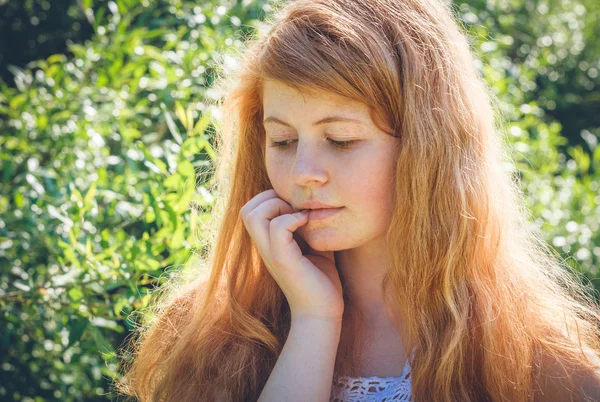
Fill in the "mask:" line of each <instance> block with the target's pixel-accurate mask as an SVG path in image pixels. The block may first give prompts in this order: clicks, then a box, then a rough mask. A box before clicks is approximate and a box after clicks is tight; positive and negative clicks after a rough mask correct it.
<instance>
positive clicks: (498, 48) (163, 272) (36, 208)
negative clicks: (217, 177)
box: [0, 0, 600, 401]
mask: <svg viewBox="0 0 600 402" xmlns="http://www.w3.org/2000/svg"><path fill="white" fill-rule="evenodd" d="M554 3H556V4H554ZM78 5H79V6H80V7H81V9H82V10H85V11H84V13H85V14H84V15H85V16H86V17H85V18H86V19H87V20H90V21H92V25H93V28H94V32H95V33H94V35H93V37H92V38H91V39H90V40H89V41H87V42H86V43H84V44H74V45H72V46H70V49H69V50H70V52H71V53H72V56H69V57H67V56H65V55H62V54H54V55H51V56H50V57H48V58H46V59H40V60H36V61H35V62H32V63H30V64H29V65H27V66H26V67H25V68H24V69H18V68H14V69H13V71H14V72H15V74H16V75H15V85H16V88H13V87H10V86H8V85H6V84H5V83H3V82H1V81H0V117H2V118H1V119H0V130H1V131H2V136H1V137H0V149H2V153H1V154H0V276H1V281H0V307H1V309H2V315H1V316H0V328H2V331H1V332H0V350H1V356H2V357H1V359H2V361H1V363H0V377H1V378H2V379H3V380H2V382H1V383H0V399H2V400H15V401H17V400H18V401H33V400H35V401H45V400H64V401H75V400H77V401H79V400H106V399H114V396H111V395H110V394H109V384H110V382H111V379H112V378H116V377H118V375H119V374H118V368H117V362H116V359H115V348H116V347H118V346H119V345H121V344H122V343H123V341H124V340H125V338H126V337H127V336H128V334H129V333H130V331H131V330H132V329H133V327H134V326H135V325H136V324H137V323H136V322H135V321H134V320H132V319H131V317H129V314H130V313H132V312H133V311H134V310H138V309H141V308H143V307H145V306H146V305H147V303H148V300H149V291H150V290H151V289H152V288H153V286H156V285H160V284H161V283H163V282H164V280H165V279H166V278H168V276H169V275H170V272H172V271H173V270H180V269H186V268H187V267H189V266H191V265H193V264H194V263H195V262H196V261H197V260H196V256H197V255H203V253H204V252H205V251H206V250H204V249H203V247H202V242H201V239H202V236H203V234H202V231H201V228H202V225H201V223H202V221H203V220H204V219H206V218H207V217H208V216H209V214H210V212H211V209H212V206H213V205H214V200H213V197H212V195H211V192H210V189H211V184H212V180H211V174H210V172H211V167H212V161H213V160H214V155H215V154H214V153H215V150H214V136H213V134H214V127H213V126H212V123H211V120H210V118H211V113H213V112H214V111H213V110H212V109H211V107H210V104H211V102H212V101H213V100H214V99H216V98H217V97H218V96H219V94H217V93H215V90H214V89H211V84H212V83H213V80H214V77H215V70H214V62H215V61H221V60H222V57H224V56H223V52H222V51H221V50H222V49H226V48H231V47H237V46H239V44H240V39H241V38H243V37H244V36H245V35H248V34H250V33H252V32H253V31H254V30H255V29H257V27H259V26H260V20H261V18H262V15H263V12H264V11H265V10H266V11H268V10H269V8H268V5H264V4H263V3H259V2H225V3H224V2H217V1H212V2H204V3H198V2H193V1H187V0H185V1H184V0H147V1H139V0H117V1H114V2H113V1H97V0H82V1H80V2H78ZM567 5H568V6H567ZM562 7H565V8H564V9H563V8H562ZM580 7H583V9H584V10H585V12H583V13H581V8H580ZM598 8H599V6H598V4H596V3H594V2H593V1H590V0H581V1H573V2H567V3H565V2H564V1H561V2H558V1H551V2H548V3H542V2H541V1H518V0H515V1H511V2H509V3H506V2H502V3H500V2H497V3H496V2H486V3H479V2H474V3H469V5H467V4H461V5H458V6H457V10H458V15H459V17H460V18H461V19H462V20H463V21H464V22H465V27H466V28H468V29H469V30H470V32H471V33H472V34H473V37H474V38H475V39H476V40H475V43H474V44H473V47H474V50H475V51H477V52H478V54H479V55H480V57H481V64H480V69H481V72H482V74H483V75H484V76H485V78H486V80H487V81H488V83H489V84H490V85H491V86H492V88H493V89H494V91H495V93H496V95H497V96H498V99H499V100H500V105H499V106H500V109H501V111H502V113H503V118H505V119H506V122H507V123H506V132H507V133H508V135H507V138H506V139H507V141H509V142H510V144H511V145H512V146H513V147H514V149H515V150H516V153H515V159H516V163H515V165H514V166H510V167H508V168H510V169H512V170H513V171H514V172H515V175H516V176H518V178H519V179H521V180H522V184H523V189H524V191H525V193H526V197H527V202H528V203H529V205H528V207H529V208H530V211H531V215H532V217H535V222H536V224H538V226H539V227H540V229H541V230H542V231H543V234H544V236H545V238H546V240H547V241H548V242H549V243H550V244H552V245H553V246H554V247H556V248H557V251H559V252H560V253H562V254H563V255H564V256H565V257H567V258H568V261H569V263H571V264H573V266H574V267H575V268H576V269H578V270H580V271H581V272H582V273H583V274H585V275H587V276H588V277H589V278H592V279H593V278H595V277H596V276H597V266H598V258H599V256H600V246H599V245H600V239H599V237H598V236H599V235H598V234H597V233H598V232H599V231H598V226H599V225H600V218H599V216H600V214H599V213H598V211H599V207H598V205H600V196H598V186H599V183H600V180H599V179H600V178H599V173H598V168H597V167H598V166H599V165H600V164H599V162H600V151H599V148H598V147H597V146H596V144H597V137H598V135H599V134H600V128H599V127H600V124H598V123H597V121H596V120H594V118H595V117H589V116H587V115H585V114H581V115H579V117H580V120H581V121H580V122H579V123H578V124H579V125H578V126H577V127H581V128H582V129H581V130H580V132H577V133H576V134H577V135H579V134H580V133H581V138H582V139H583V140H584V141H583V142H582V143H581V144H574V143H573V141H570V139H569V138H567V137H565V136H562V135H561V133H562V131H563V126H562V125H561V124H560V123H558V122H557V121H556V119H555V118H556V117H558V116H553V115H552V114H551V113H550V112H551V111H552V110H559V109H560V108H562V109H564V110H571V109H569V108H572V107H575V108H582V109H585V108H586V107H588V106H589V105H594V102H597V101H598V99H600V97H599V96H598V90H597V88H598V81H597V74H596V73H597V71H598V69H600V65H598V54H599V53H600V49H598V47H597V42H595V36H594V34H595V33H594V32H593V28H591V27H590V24H591V23H592V22H593V21H592V19H591V18H592V17H590V15H592V14H593V13H594V12H596V13H597V12H598V11H599V10H598ZM565 9H566V10H573V12H572V13H571V14H572V16H574V17H573V18H575V22H574V23H572V22H571V21H572V19H568V18H567V14H569V13H568V12H566V11H565ZM511 10H512V11H513V12H511ZM515 10H519V11H518V12H516V11H515ZM536 10H537V11H536ZM543 10H545V12H542V11H543ZM524 16H525V17H524ZM550 17H552V18H550ZM561 18H562V19H561ZM565 24H566V25H565ZM592 25H593V24H592ZM566 26H568V27H569V30H565V29H566V28H565V27H566ZM490 32H491V33H493V35H494V37H493V38H490V37H489V35H490ZM561 33H562V34H563V35H567V36H568V38H569V40H566V41H565V40H563V39H564V37H563V36H560V35H559V34H561ZM544 35H547V36H549V37H550V38H563V39H560V40H559V39H556V40H554V39H553V41H552V43H551V45H552V46H553V47H551V46H550V45H546V44H547V43H548V40H546V39H540V38H542V37H543V36H544ZM569 35H571V36H569ZM573 43H577V45H573ZM594 46H595V47H594ZM573 49H578V50H576V53H573ZM564 52H567V54H565V53H564ZM553 55H554V56H553ZM542 67H544V68H542ZM593 71H596V73H594V72H593ZM555 72H556V74H558V78H557V79H554V77H556V74H554V73H555ZM570 74H572V75H570ZM594 74H596V75H594ZM568 77H571V78H568ZM572 77H576V78H572ZM567 78H568V81H566V82H563V80H566V79H567ZM568 95H570V96H568ZM586 116H587V117H586ZM586 118H587V120H586ZM571 140H572V139H571Z"/></svg>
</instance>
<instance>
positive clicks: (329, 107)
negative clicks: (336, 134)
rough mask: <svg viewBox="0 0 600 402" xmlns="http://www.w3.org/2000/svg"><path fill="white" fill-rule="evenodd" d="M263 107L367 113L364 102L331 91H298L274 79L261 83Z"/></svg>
mask: <svg viewBox="0 0 600 402" xmlns="http://www.w3.org/2000/svg"><path fill="white" fill-rule="evenodd" d="M263 108H264V111H265V113H268V112H273V113H276V112H278V111H282V112H289V111H290V109H292V108H293V109H294V110H295V111H298V110H299V109H305V110H306V111H315V112H316V111H318V110H322V111H335V112H337V113H344V114H346V113H347V114H349V115H356V114H360V115H364V116H368V115H369V108H368V106H367V105H366V104H364V103H361V102H358V101H356V100H354V99H349V98H346V97H343V96H341V95H338V94H334V93H332V92H325V91H309V90H306V91H302V92H301V91H298V90H296V89H294V88H293V87H291V86H289V85H286V84H284V83H282V82H280V81H276V80H265V81H264V85H263Z"/></svg>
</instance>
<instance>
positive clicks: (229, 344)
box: [117, 0, 600, 402]
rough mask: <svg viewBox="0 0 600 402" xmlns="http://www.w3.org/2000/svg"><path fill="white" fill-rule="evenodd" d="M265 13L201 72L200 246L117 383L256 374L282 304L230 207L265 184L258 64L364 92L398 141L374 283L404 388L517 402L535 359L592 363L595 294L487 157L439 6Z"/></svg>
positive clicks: (167, 387) (267, 361)
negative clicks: (401, 348)
mask: <svg viewBox="0 0 600 402" xmlns="http://www.w3.org/2000/svg"><path fill="white" fill-rule="evenodd" d="M266 24H267V25H266V26H267V28H268V29H266V30H263V31H259V32H258V33H257V35H256V36H254V37H253V38H251V39H249V40H247V41H246V42H244V48H243V50H242V51H241V52H239V53H237V54H235V53H234V54H231V55H229V56H228V58H229V60H231V57H235V60H237V62H238V63H237V67H236V68H231V67H230V66H231V65H234V66H235V65H236V63H230V64H229V65H230V66H229V67H227V68H225V67H223V68H222V70H221V73H220V76H219V80H218V81H217V84H215V88H217V89H218V90H219V91H220V93H221V94H222V97H221V98H220V99H219V100H218V101H216V103H215V104H218V107H219V110H220V112H221V115H222V116H223V118H222V119H221V120H222V122H221V123H222V124H218V126H217V151H218V158H217V161H216V163H215V165H214V166H215V170H214V180H215V186H214V191H215V194H216V195H217V200H218V202H217V204H216V205H215V208H214V211H213V214H212V217H211V221H210V222H209V223H208V225H207V227H206V228H205V230H204V235H203V236H204V238H203V239H204V241H205V242H206V244H207V245H208V246H209V247H208V249H209V250H210V252H209V253H208V255H207V257H206V258H205V259H203V260H202V263H199V264H198V267H197V270H192V271H189V272H187V273H186V274H185V275H184V274H181V275H180V276H178V277H176V279H173V280H172V281H171V282H170V283H169V284H167V285H164V287H163V288H162V290H164V291H161V292H158V293H160V294H161V296H160V297H156V300H155V301H154V302H153V304H152V308H151V310H152V314H151V316H152V317H154V318H153V320H146V321H147V322H145V323H144V325H141V326H140V327H139V328H138V329H137V331H136V335H137V336H135V337H132V340H131V342H129V345H127V348H124V352H122V353H121V357H122V361H123V365H124V367H125V370H124V376H123V378H122V380H121V381H120V382H119V383H118V384H117V386H118V389H119V390H120V391H122V392H124V393H126V394H128V395H132V396H135V397H136V398H137V399H139V400H141V401H198V400H202V401H212V400H214V398H215V397H216V396H217V395H223V394H226V395H227V396H228V398H230V399H231V400H233V401H251V400H256V399H258V397H259V395H260V393H261V391H262V389H263V387H264V385H265V383H266V382H267V380H268V378H269V375H270V373H271V371H272V369H273V367H274V365H275V363H276V361H277V358H278V356H279V354H280V352H281V350H282V348H283V345H284V343H285V340H286V337H287V335H288V333H289V330H290V324H291V322H290V311H289V306H288V304H287V301H286V299H285V297H284V295H283V293H282V292H281V290H280V288H279V286H278V285H277V283H276V282H275V280H274V279H273V278H272V277H271V275H270V273H269V271H268V270H267V268H266V266H265V265H264V263H263V261H262V259H261V257H260V255H259V253H258V250H257V249H256V247H255V245H254V244H253V241H252V239H251V237H250V235H249V234H248V232H247V231H246V229H245V227H244V225H243V222H242V220H241V218H240V213H239V211H240V209H241V207H242V206H243V205H244V204H245V203H246V202H248V201H249V200H250V199H251V198H252V197H254V196H255V195H256V194H258V193H259V192H262V191H265V190H268V189H270V188H272V186H271V183H270V181H269V178H268V175H267V172H266V168H265V160H264V145H265V131H264V127H263V125H262V118H263V109H262V88H263V81H264V80H265V79H274V80H278V81H280V82H282V83H285V84H287V85H290V86H292V87H293V88H296V89H297V90H299V91H304V92H311V91H324V92H330V93H335V94H338V95H342V96H344V97H347V98H349V99H353V100H357V101H360V102H363V103H364V104H366V105H368V106H369V107H370V108H371V111H372V115H371V116H372V118H373V121H374V122H376V124H377V125H378V126H379V127H380V128H381V129H382V130H383V131H384V132H386V133H387V134H388V135H393V136H396V137H398V138H399V140H400V141H399V143H400V144H401V145H400V149H399V153H398V159H397V161H396V169H397V172H400V173H399V174H397V175H396V176H395V181H394V188H393V189H390V191H392V193H393V194H394V213H393V218H392V220H391V222H390V225H389V231H388V233H387V245H388V247H387V252H388V254H389V261H390V262H391V264H390V266H389V270H388V272H387V273H386V276H385V279H384V281H383V286H382V291H383V292H384V293H383V294H384V295H385V299H386V303H387V305H388V306H394V307H393V311H396V310H397V311H400V312H401V314H400V316H399V317H398V322H401V323H402V325H398V331H400V334H401V336H402V339H403V342H404V344H406V345H414V346H416V349H415V354H414V356H413V357H412V358H411V359H410V364H411V367H412V370H411V382H412V395H413V400H414V401H477V402H481V401H511V402H519V401H530V400H532V399H533V395H534V392H535V390H536V389H539V388H538V381H537V379H539V378H540V377H539V376H540V374H541V372H542V371H541V368H542V362H543V361H557V362H560V363H561V365H563V366H562V367H563V369H564V370H563V371H564V375H565V377H567V378H570V373H569V370H568V369H567V367H568V364H570V363H573V364H578V365H579V366H584V367H589V368H590V369H595V368H596V367H597V366H596V365H597V360H596V359H597V358H598V355H599V354H600V342H599V339H598V328H599V324H600V313H599V311H600V310H599V308H598V306H597V304H596V301H595V294H593V292H590V290H591V287H589V286H588V285H585V284H583V282H582V281H581V279H580V278H579V277H577V275H576V273H574V272H569V266H568V264H567V263H565V262H564V260H562V259H561V258H560V257H559V256H558V255H557V254H556V253H555V252H554V251H553V250H552V249H551V248H550V247H549V246H548V245H547V244H546V243H545V242H544V241H543V240H542V236H541V234H540V233H539V231H538V230H537V229H536V228H535V226H534V225H533V224H532V223H531V219H530V218H531V217H530V216H529V214H528V212H527V209H526V207H525V205H526V203H525V201H524V199H523V194H522V192H521V191H520V186H519V182H518V180H517V179H516V178H515V177H513V175H512V174H511V172H510V169H506V168H505V167H504V166H506V165H507V164H510V163H511V156H510V154H511V151H510V150H509V148H508V147H507V143H506V142H505V141H503V140H504V138H503V136H504V134H503V130H502V129H501V125H499V124H498V123H497V120H499V119H497V118H496V117H497V115H499V113H498V112H497V110H498V109H499V108H497V107H495V106H496V105H497V100H495V98H494V96H493V94H492V93H491V91H490V89H489V88H488V87H487V86H486V85H485V83H484V80H483V79H482V77H481V76H480V74H479V73H478V71H477V69H476V68H475V65H474V58H473V55H472V51H471V48H470V45H469V42H468V34H467V33H466V32H465V30H464V28H462V26H461V25H460V24H458V23H457V20H456V18H455V16H454V14H453V12H452V9H451V7H450V6H449V5H447V4H445V3H442V2H440V1H435V0H403V1H398V0H296V1H291V2H287V3H280V4H279V6H275V9H274V11H273V13H272V14H270V16H269V17H268V19H267V20H266ZM223 65H225V63H223ZM342 281H343V278H342ZM165 289H166V290H165ZM155 295H156V293H155ZM344 297H345V299H346V301H347V303H352V300H351V298H350V296H349V295H347V294H345V296H344ZM346 310H349V309H348V308H347V309H346ZM353 322H354V324H353V325H356V328H357V329H359V330H358V331H353V334H355V335H356V334H360V328H361V320H360V319H355V320H354V321H353ZM344 333H347V331H344V330H342V339H341V340H340V344H339V349H338V355H337V359H336V363H335V373H336V374H340V375H342V374H348V375H352V373H356V372H358V370H359V367H360V366H359V365H358V351H359V349H360V345H361V344H362V343H361V342H362V339H361V337H356V338H354V337H352V338H348V337H344V335H343V334H344ZM544 359H545V360H544ZM571 384H572V383H571Z"/></svg>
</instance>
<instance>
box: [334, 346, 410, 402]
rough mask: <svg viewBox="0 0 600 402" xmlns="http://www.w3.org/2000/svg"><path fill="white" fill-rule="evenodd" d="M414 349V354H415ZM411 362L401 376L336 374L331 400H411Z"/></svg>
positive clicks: (348, 401)
mask: <svg viewBox="0 0 600 402" xmlns="http://www.w3.org/2000/svg"><path fill="white" fill-rule="evenodd" d="M414 353H415V352H414V349H413V352H412V354H413V355H414ZM411 400H412V398H411V382H410V364H409V360H408V359H407V360H406V364H405V365H404V370H403V371H402V375H401V376H400V377H350V376H335V375H334V377H333V384H332V386H331V396H330V398H329V402H358V401H360V402H363V401H364V402H386V401H411Z"/></svg>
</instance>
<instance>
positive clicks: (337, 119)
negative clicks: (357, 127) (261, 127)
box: [263, 116, 364, 128]
mask: <svg viewBox="0 0 600 402" xmlns="http://www.w3.org/2000/svg"><path fill="white" fill-rule="evenodd" d="M341 121H349V122H354V123H358V124H364V123H363V122H362V121H360V120H355V119H350V118H348V117H342V116H328V117H325V118H324V119H321V120H319V121H317V122H316V123H313V126H318V125H320V124H327V123H336V122H341ZM263 123H278V124H281V125H283V126H287V127H292V125H291V124H289V123H286V122H285V121H282V120H279V119H278V118H276V117H273V116H269V117H267V118H266V119H264V120H263ZM292 128H293V127H292Z"/></svg>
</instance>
